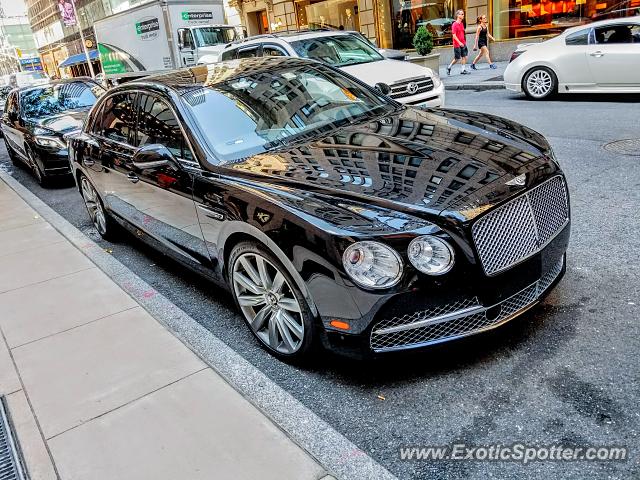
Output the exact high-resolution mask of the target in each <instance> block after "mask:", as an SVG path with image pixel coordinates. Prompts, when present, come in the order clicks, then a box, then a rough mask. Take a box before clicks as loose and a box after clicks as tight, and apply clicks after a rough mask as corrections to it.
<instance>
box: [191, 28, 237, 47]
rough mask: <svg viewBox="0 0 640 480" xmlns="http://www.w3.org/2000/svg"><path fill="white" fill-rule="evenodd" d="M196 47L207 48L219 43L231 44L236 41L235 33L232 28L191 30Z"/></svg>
mask: <svg viewBox="0 0 640 480" xmlns="http://www.w3.org/2000/svg"><path fill="white" fill-rule="evenodd" d="M193 35H194V37H195V40H196V46H198V47H209V46H212V45H219V44H221V43H231V42H233V41H234V40H235V39H236V31H235V30H234V29H233V28H224V27H202V28H196V29H194V30H193Z"/></svg>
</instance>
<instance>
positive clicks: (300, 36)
mask: <svg viewBox="0 0 640 480" xmlns="http://www.w3.org/2000/svg"><path fill="white" fill-rule="evenodd" d="M345 35H361V34H360V32H356V31H351V30H301V31H292V32H283V33H265V34H263V35H254V36H252V37H248V38H245V39H244V40H240V41H238V42H233V43H231V44H229V45H228V46H227V47H236V46H242V45H252V44H254V43H264V42H265V41H268V40H272V41H274V40H275V41H278V40H281V41H283V42H285V43H290V42H296V41H298V40H304V39H307V38H318V37H336V36H345Z"/></svg>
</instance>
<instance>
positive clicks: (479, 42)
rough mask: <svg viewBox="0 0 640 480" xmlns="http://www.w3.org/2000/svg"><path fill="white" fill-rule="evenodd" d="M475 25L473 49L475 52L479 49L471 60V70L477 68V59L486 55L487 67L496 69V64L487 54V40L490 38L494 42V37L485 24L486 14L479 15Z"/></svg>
mask: <svg viewBox="0 0 640 480" xmlns="http://www.w3.org/2000/svg"><path fill="white" fill-rule="evenodd" d="M476 26H477V28H476V41H475V46H474V47H473V51H474V52H475V51H476V50H478V49H480V51H479V52H478V55H477V56H476V58H475V60H473V63H472V64H471V68H472V69H473V70H477V68H476V63H478V60H480V59H481V58H482V57H487V61H488V62H489V68H493V69H496V68H498V66H497V65H496V64H495V63H493V62H492V61H491V55H490V54H489V40H491V41H492V42H495V38H493V37H492V36H491V34H490V33H489V26H488V25H487V16H486V15H480V16H479V17H478V18H477V20H476Z"/></svg>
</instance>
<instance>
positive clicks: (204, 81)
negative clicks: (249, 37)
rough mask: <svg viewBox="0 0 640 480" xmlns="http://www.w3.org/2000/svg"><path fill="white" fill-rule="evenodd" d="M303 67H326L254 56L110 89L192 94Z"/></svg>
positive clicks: (304, 61) (301, 59)
mask: <svg viewBox="0 0 640 480" xmlns="http://www.w3.org/2000/svg"><path fill="white" fill-rule="evenodd" d="M302 65H313V66H319V65H322V66H324V67H326V65H325V64H322V63H320V62H317V61H315V60H308V59H303V58H296V57H254V58H242V59H239V60H227V61H224V62H216V63H210V64H206V65H196V66H194V67H188V68H182V69H180V70H172V71H170V72H166V73H159V74H156V75H150V76H148V77H143V78H141V79H139V80H133V81H131V82H127V83H124V84H122V85H119V86H117V87H114V88H112V89H111V91H114V90H116V89H118V90H126V89H127V87H129V86H131V87H132V88H139V87H140V86H141V85H147V86H156V87H157V86H161V87H168V88H170V89H172V90H175V91H177V92H178V93H180V94H184V93H186V92H193V90H194V88H195V89H199V88H206V87H212V86H215V85H218V84H220V83H222V82H226V81H228V80H233V79H234V78H239V77H242V76H244V75H247V74H248V73H251V74H256V73H261V72H268V71H270V70H275V69H278V68H281V67H296V66H302Z"/></svg>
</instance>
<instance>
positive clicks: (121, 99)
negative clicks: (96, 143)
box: [94, 93, 136, 143]
mask: <svg viewBox="0 0 640 480" xmlns="http://www.w3.org/2000/svg"><path fill="white" fill-rule="evenodd" d="M134 97H135V94H133V93H120V94H116V95H113V96H111V97H109V98H107V99H106V100H105V102H104V104H103V107H102V115H101V116H100V117H98V121H97V122H96V124H95V130H94V132H95V133H97V134H98V135H102V136H103V137H105V138H108V139H110V140H115V141H117V142H121V143H129V138H130V137H129V136H130V134H131V132H132V131H133V128H134V126H135V121H136V116H135V109H134V107H133V100H134Z"/></svg>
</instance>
